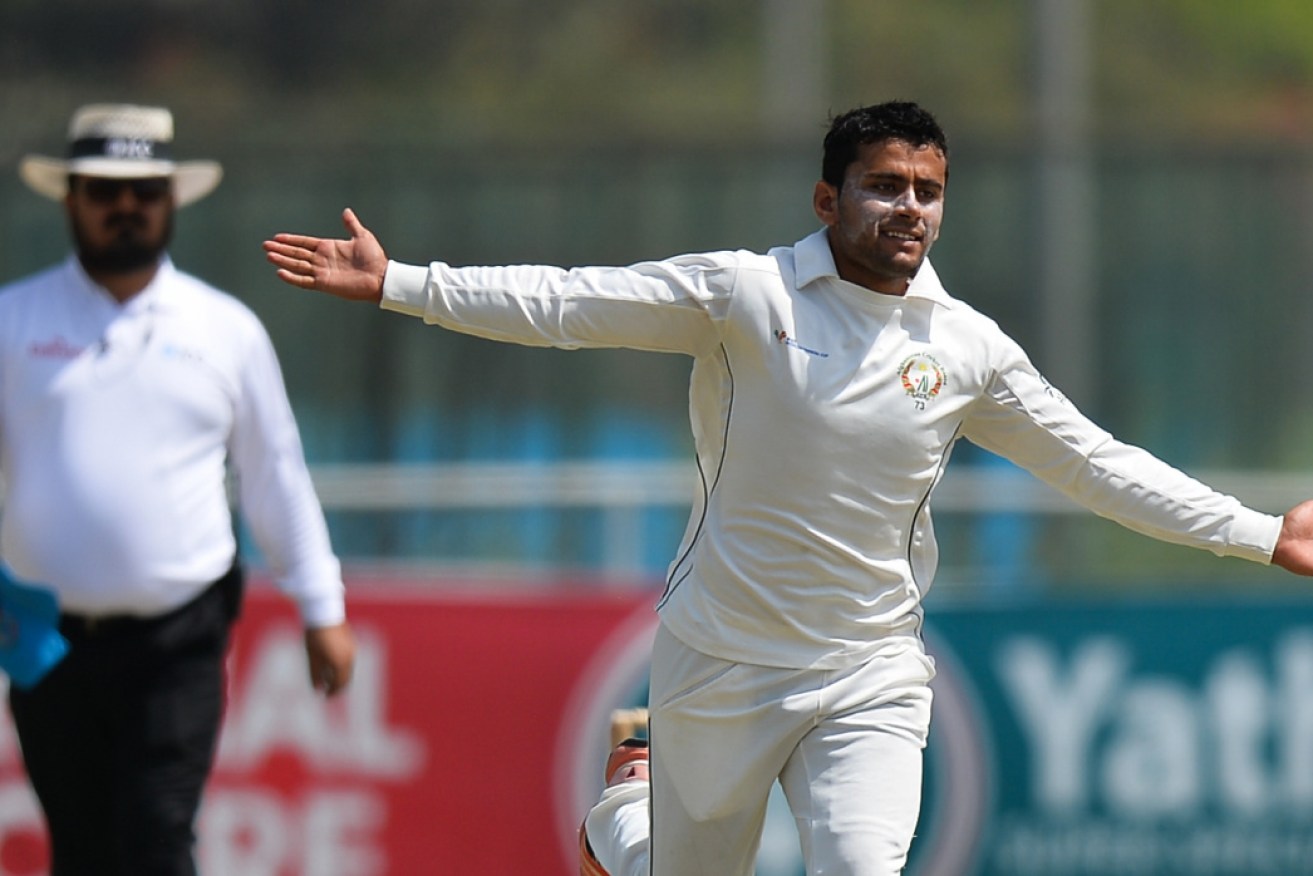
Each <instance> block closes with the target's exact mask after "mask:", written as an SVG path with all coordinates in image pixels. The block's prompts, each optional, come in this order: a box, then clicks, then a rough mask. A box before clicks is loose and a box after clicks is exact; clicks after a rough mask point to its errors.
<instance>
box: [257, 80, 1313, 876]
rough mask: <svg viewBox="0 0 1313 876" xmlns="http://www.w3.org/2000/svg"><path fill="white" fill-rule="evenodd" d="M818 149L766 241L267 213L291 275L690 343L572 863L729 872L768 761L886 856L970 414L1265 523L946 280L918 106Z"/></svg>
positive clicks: (1181, 523)
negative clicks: (504, 263) (1124, 423)
mask: <svg viewBox="0 0 1313 876" xmlns="http://www.w3.org/2000/svg"><path fill="white" fill-rule="evenodd" d="M824 170H825V172H824V173H823V180H822V181H821V182H820V183H818V185H817V189H816V196H815V202H814V206H815V210H816V213H817V215H818V217H819V218H820V219H821V220H822V222H823V223H824V225H825V228H823V229H822V230H820V231H818V232H816V233H814V234H812V235H810V236H808V237H806V238H804V239H803V240H801V241H799V242H798V243H796V244H795V245H793V246H788V247H780V248H777V249H772V250H771V251H769V252H767V253H765V254H764V255H763V254H757V253H752V252H744V251H738V252H712V253H700V254H692V255H683V256H679V257H676V258H670V259H664V260H661V261H652V262H644V263H640V264H635V265H630V266H628V267H618V268H603V267H587V268H578V269H574V270H563V269H560V268H555V267H541V266H518V267H469V268H460V267H452V266H450V265H447V264H444V263H442V262H434V263H432V264H429V265H427V266H410V265H405V264H399V263H395V262H388V261H387V260H386V257H385V256H384V255H383V252H382V248H381V247H380V246H379V245H378V243H377V241H376V240H375V239H374V238H373V236H372V235H371V234H370V233H369V232H368V231H367V230H366V229H364V227H363V226H361V225H360V224H359V222H358V220H357V219H356V218H355V216H354V214H353V213H351V212H350V211H347V213H346V222H347V227H348V229H349V230H350V232H351V235H352V239H351V240H350V241H337V242H333V241H324V240H320V239H317V238H310V237H305V236H301V235H278V236H277V237H275V238H274V240H272V241H269V242H267V243H266V250H267V252H268V255H269V259H270V261H271V262H272V263H273V264H275V265H276V266H277V267H278V268H279V269H280V270H279V276H280V277H282V278H283V279H284V280H286V281H287V282H290V283H292V284H294V285H298V286H302V287H305V288H312V289H317V290H321V291H327V292H330V293H334V294H338V295H342V296H344V297H353V298H360V299H365V300H370V299H376V300H380V301H381V305H382V306H383V307H384V308H387V309H390V310H395V311H398V312H401V313H404V314H409V315H412V316H418V317H421V318H422V319H424V320H425V321H426V322H430V323H435V324H438V325H441V326H444V327H447V328H451V329H454V330H457V331H461V332H467V333H471V334H475V335H478V336H480V337H484V338H491V339H494V340H503V341H512V342H515V343H520V344H533V345H550V346H554V347H562V348H578V347H626V348H633V349H638V350H653V351H661V352H670V353H683V354H685V355H688V356H690V357H692V358H693V363H694V364H693V371H692V377H691V386H690V393H689V399H690V400H689V412H690V419H691V424H692V429H693V434H694V438H695V443H696V451H697V467H698V472H699V474H700V479H701V483H700V489H699V491H698V494H697V496H696V501H695V504H694V507H693V510H692V514H691V516H690V519H689V524H688V528H687V530H686V532H685V534H684V538H683V541H682V543H681V545H680V547H679V550H678V553H677V555H676V557H675V559H674V561H673V562H672V563H671V565H670V568H669V577H668V581H667V585H666V588H665V592H664V594H663V595H662V597H661V599H660V602H659V612H660V625H659V631H658V634H657V640H656V645H655V650H654V654H653V658H652V669H651V689H650V699H649V708H650V710H651V725H650V738H651V744H652V748H651V764H650V767H651V769H650V774H651V782H650V788H649V786H648V782H645V781H641V780H638V781H626V782H620V783H617V784H615V785H614V786H613V787H609V788H608V789H607V790H606V791H605V792H604V794H603V798H602V801H601V803H600V804H599V805H598V806H597V807H596V808H595V809H594V810H593V811H592V812H591V813H590V814H589V816H588V819H587V821H586V830H587V838H588V840H589V845H590V846H591V851H592V853H593V855H595V860H587V858H588V855H587V854H586V855H585V858H586V860H585V862H584V864H583V868H582V872H584V873H589V874H591V873H598V872H607V873H611V874H615V876H621V874H623V876H637V874H646V873H648V872H649V869H650V872H651V873H654V874H660V876H747V874H751V873H752V872H753V864H754V858H755V855H756V850H757V846H758V843H759V840H760V836H761V830H762V824H763V817H764V813H765V807H766V800H767V796H768V794H769V791H770V788H771V786H772V784H773V783H774V782H775V781H776V780H778V781H780V783H781V784H782V786H783V789H784V791H785V795H786V797H787V799H788V802H789V806H790V808H791V810H792V812H793V815H794V818H795V820H796V822H797V825H798V829H799V832H800V835H801V841H802V843H801V844H802V850H803V855H804V858H805V860H806V866H807V872H808V873H815V874H820V873H824V874H862V876H888V874H894V873H898V872H900V871H901V869H902V867H903V865H904V862H905V860H906V856H907V852H908V848H909V846H910V844H911V840H912V834H913V831H914V829H915V825H916V820H917V815H918V810H919V806H920V794H921V770H922V749H923V747H924V745H925V742H926V736H927V732H928V727H929V721H930V700H931V695H930V690H929V687H928V682H929V681H930V679H931V677H932V676H933V674H934V668H933V665H932V662H931V660H930V659H929V658H928V657H927V655H926V654H925V651H924V648H923V646H922V641H921V637H920V631H921V622H922V608H921V604H922V599H923V597H924V596H925V593H926V591H927V589H928V588H929V587H930V584H931V581H932V579H933V577H934V573H935V567H936V564H937V559H938V557H937V549H936V545H935V537H934V532H933V528H932V525H931V515H930V507H929V500H930V496H931V493H932V491H933V489H934V487H935V484H936V483H937V482H938V481H939V479H940V477H941V475H942V474H943V472H944V468H945V465H946V464H947V462H948V457H949V453H950V451H951V449H952V447H953V444H954V442H956V441H957V440H958V439H959V438H963V437H965V438H968V439H969V440H971V441H973V442H975V443H977V444H979V445H980V446H982V447H984V448H986V449H988V450H991V451H994V452H996V453H998V454H1001V455H1003V456H1005V457H1007V458H1009V459H1011V460H1013V461H1014V462H1016V463H1018V464H1019V465H1021V466H1024V467H1025V468H1027V469H1028V470H1030V471H1031V472H1033V473H1035V474H1036V475H1038V476H1039V477H1040V478H1042V479H1043V480H1044V481H1046V482H1047V483H1049V484H1052V485H1053V486H1055V487H1056V488H1058V489H1059V490H1061V491H1062V492H1063V493H1065V494H1066V495H1068V496H1070V497H1071V498H1073V499H1075V500H1076V501H1078V502H1080V503H1081V504H1083V505H1084V506H1086V507H1088V508H1091V509H1092V510H1094V511H1096V512H1097V513H1099V514H1102V515H1104V516H1106V517H1109V518H1111V519H1113V520H1116V521H1118V522H1120V523H1123V524H1125V525H1127V526H1129V527H1132V528H1134V529H1137V530H1139V531H1141V532H1144V533H1146V534H1148V535H1151V536H1153V537H1155V538H1160V539H1165V540H1169V541H1174V542H1179V543H1181V544H1187V545H1193V546H1196V547H1201V548H1205V549H1208V550H1211V551H1213V552H1215V553H1218V554H1225V555H1233V556H1239V557H1244V558H1247V559H1250V560H1254V561H1257V562H1261V563H1267V562H1269V561H1271V559H1272V555H1273V550H1274V547H1275V546H1276V544H1277V541H1278V535H1279V533H1281V532H1282V525H1283V521H1282V518H1279V517H1274V516H1271V515H1268V514H1262V513H1259V512H1257V511H1252V510H1249V509H1247V508H1245V507H1244V506H1242V505H1241V504H1240V502H1238V501H1237V500H1236V499H1234V498H1231V497H1228V496H1224V495H1221V494H1219V493H1217V492H1215V491H1213V490H1211V489H1209V488H1208V487H1206V486H1205V485H1203V484H1201V483H1199V482H1197V481H1195V480H1192V479H1191V478H1189V477H1187V476H1186V475H1184V474H1182V473H1180V472H1179V471H1177V470H1175V469H1173V468H1171V467H1169V466H1168V465H1166V464H1164V463H1162V462H1160V461H1158V460H1157V459H1155V458H1154V457H1153V456H1151V455H1150V454H1148V453H1147V452H1145V451H1143V450H1140V449H1138V448H1135V447H1132V446H1129V445H1127V444H1123V443H1121V442H1119V441H1117V440H1116V439H1114V438H1113V437H1112V436H1111V435H1109V434H1108V433H1107V432H1105V431H1103V430H1102V429H1100V428H1099V427H1098V426H1096V425H1095V424H1093V423H1092V422H1090V421H1089V420H1088V419H1086V418H1085V417H1084V416H1082V415H1081V414H1080V413H1079V412H1078V411H1077V410H1076V409H1075V408H1074V407H1073V406H1072V405H1071V404H1070V403H1069V402H1068V401H1067V400H1066V399H1065V398H1064V397H1063V396H1062V395H1061V394H1060V393H1059V392H1057V391H1056V390H1055V389H1053V388H1052V387H1051V386H1050V385H1049V384H1048V383H1047V382H1046V381H1045V380H1044V378H1043V377H1042V376H1041V375H1040V374H1039V373H1038V372H1037V371H1036V369H1035V368H1034V367H1033V366H1032V365H1031V363H1030V361H1029V360H1028V359H1027V357H1026V355H1025V353H1024V352H1023V351H1022V350H1021V349H1020V348H1019V347H1018V345H1017V344H1016V343H1014V342H1013V341H1012V340H1011V339H1009V338H1008V337H1007V335H1005V334H1004V333H1003V332H1002V331H1001V330H1000V329H999V327H998V326H997V325H996V324H995V323H994V322H993V321H992V320H990V319H988V318H987V317H985V316H983V315H981V314H980V313H978V312H977V311H975V310H974V309H972V308H971V307H969V306H968V305H966V304H964V303H962V302H961V301H959V300H957V299H955V298H953V297H952V296H950V295H949V294H948V293H947V292H946V291H945V290H944V287H943V286H942V285H941V283H940V281H939V278H938V277H937V276H936V274H935V271H934V269H933V268H932V267H931V266H930V264H929V262H927V261H925V260H924V258H925V254H926V251H927V250H928V249H929V248H930V244H931V243H932V242H933V241H934V239H935V237H936V236H937V233H938V227H939V220H940V218H941V216H942V209H943V193H944V189H945V185H946V182H947V147H946V144H945V142H944V138H943V135H942V132H941V131H940V130H939V128H938V126H937V124H936V123H935V122H934V120H933V118H931V117H930V116H929V114H928V113H925V112H924V110H921V109H920V108H919V107H917V106H915V105H914V104H906V103H901V102H897V103H890V104H882V105H877V106H874V107H867V108H864V109H861V110H855V111H853V112H851V113H848V114H845V115H844V116H841V117H839V118H838V119H836V120H835V122H834V124H833V127H832V128H831V134H830V136H828V137H827V138H826V167H825V168H824ZM1293 540H1294V539H1293V537H1292V542H1293ZM1291 565H1292V566H1299V568H1300V569H1301V570H1302V571H1305V572H1307V571H1308V568H1309V567H1308V566H1307V564H1306V561H1304V560H1301V561H1298V562H1292V563H1291ZM649 806H650V811H649ZM649 843H650V845H649Z"/></svg>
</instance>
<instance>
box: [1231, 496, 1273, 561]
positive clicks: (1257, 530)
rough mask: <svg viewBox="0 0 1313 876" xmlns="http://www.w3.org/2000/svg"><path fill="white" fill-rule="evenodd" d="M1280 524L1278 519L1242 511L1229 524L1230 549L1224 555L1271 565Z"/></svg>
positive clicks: (1246, 510)
mask: <svg viewBox="0 0 1313 876" xmlns="http://www.w3.org/2000/svg"><path fill="white" fill-rule="evenodd" d="M1281 522H1282V518H1280V517H1273V516H1272V515H1271V514H1263V513H1261V512H1258V511H1252V510H1250V509H1248V508H1245V509H1243V510H1242V511H1240V513H1238V514H1236V517H1235V520H1234V521H1233V522H1232V523H1231V531H1230V533H1229V536H1230V539H1229V540H1230V543H1231V548H1230V549H1229V550H1227V551H1226V553H1227V554H1230V555H1231V556H1234V557H1240V558H1242V559H1246V560H1253V561H1254V562H1258V563H1264V564H1269V563H1271V562H1272V551H1274V550H1275V549H1276V546H1277V536H1278V535H1280V534H1281Z"/></svg>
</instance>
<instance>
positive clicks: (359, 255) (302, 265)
mask: <svg viewBox="0 0 1313 876" xmlns="http://www.w3.org/2000/svg"><path fill="white" fill-rule="evenodd" d="M342 224H343V225H345V226H346V230H347V233H348V234H350V235H351V236H350V239H348V240H328V239H325V238H322V237H310V236H309V235H305V234H276V235H274V238H273V239H272V240H266V241H265V242H264V251H265V258H267V259H268V260H269V262H270V263H271V264H272V265H274V266H275V267H276V268H278V279H280V280H282V281H283V282H285V283H290V284H291V285H293V286H298V287H300V288H302V289H313V290H315V291H316V292H327V293H328V294H330V295H336V296H338V297H339V298H347V299H350V300H352V301H374V302H377V301H379V300H381V299H382V297H383V275H384V274H385V273H387V267H388V257H387V253H385V252H384V251H383V247H382V245H380V244H379V242H378V238H376V237H375V236H374V234H373V232H371V231H370V230H369V229H368V228H366V227H365V226H364V225H362V224H361V222H360V220H359V219H358V218H356V214H355V211H353V210H352V209H351V208H350V207H348V208H347V209H346V210H344V211H342Z"/></svg>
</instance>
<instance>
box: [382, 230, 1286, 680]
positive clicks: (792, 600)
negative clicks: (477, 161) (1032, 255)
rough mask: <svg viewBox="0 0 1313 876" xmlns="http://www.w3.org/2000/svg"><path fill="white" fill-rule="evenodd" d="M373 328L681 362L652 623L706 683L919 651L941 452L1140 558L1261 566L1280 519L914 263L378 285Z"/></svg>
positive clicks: (752, 265) (759, 260)
mask: <svg viewBox="0 0 1313 876" xmlns="http://www.w3.org/2000/svg"><path fill="white" fill-rule="evenodd" d="M382 306H383V307H385V308H388V309H392V310H397V311H401V312H403V313H408V314H412V315H417V316H422V317H423V318H424V319H425V321H427V322H432V323H437V324H440V325H443V326H446V327H448V328H453V329H457V330H459V331H463V332H468V333H471V334H475V335H479V336H481V337H486V338H493V339H498V340H507V341H516V342H519V343H523V344H537V345H551V346H557V347H566V348H571V347H630V348H634V349H639V350H657V351H666V352H678V353H686V354H688V355H690V356H692V357H693V359H694V365H693V373H692V381H691V387H690V392H689V408H690V415H691V420H692V427H693V434H694V438H695V442H696V449H697V464H698V471H699V474H700V476H701V484H700V489H699V491H698V495H697V496H696V498H695V504H694V507H693V513H692V516H691V517H690V519H689V525H688V529H687V531H686V532H685V535H684V539H683V542H682V544H681V545H680V547H679V552H678V554H677V555H676V559H675V560H674V562H673V563H672V564H671V566H670V570H669V578H668V582H667V587H666V592H665V594H664V595H663V597H662V599H661V603H660V611H661V618H662V623H663V624H665V625H666V627H667V628H668V629H669V630H670V631H671V632H672V633H673V634H674V635H675V636H677V637H678V638H679V639H681V640H682V641H684V643H685V644H687V645H690V646H691V647H693V648H696V649H697V650H699V651H702V652H704V653H706V654H710V655H712V656H715V657H720V658H723V659H727V660H733V661H739V662H745V663H754V664H760V665H767V666H786V667H797V668H806V667H812V668H838V667H844V666H849V665H852V664H855V663H858V662H861V661H864V660H865V659H867V658H868V657H870V656H871V655H872V654H873V653H875V652H876V651H877V650H879V649H882V648H888V647H890V646H897V645H898V644H899V643H905V644H912V645H914V646H915V647H919V634H920V626H921V615H922V609H921V601H922V598H923V597H924V595H925V592H926V590H927V589H928V588H929V587H930V583H931V579H932V578H933V575H934V572H935V567H936V564H937V560H938V550H937V547H936V544H935V538H934V532H933V529H932V527H931V519H930V508H929V499H930V494H931V491H932V490H933V488H934V486H935V484H936V483H937V482H938V481H939V479H940V477H941V475H942V474H943V472H944V466H945V464H946V463H947V461H948V456H949V452H950V449H951V448H952V446H953V443H954V441H956V440H957V439H958V438H959V437H963V436H964V437H966V438H968V439H970V440H971V441H973V442H974V443H976V444H979V445H980V446H982V447H984V448H986V449H988V450H991V451H993V452H995V453H998V454H1000V455H1002V456H1005V457H1007V458H1009V459H1011V460H1013V461H1014V462H1016V463H1017V464H1019V465H1021V466H1023V467H1024V468H1026V469H1029V470H1030V471H1031V472H1033V473H1034V474H1036V475H1037V476H1039V477H1040V478H1042V479H1043V480H1045V481H1046V482H1048V483H1049V484H1051V485H1053V486H1054V487H1056V488H1057V489H1059V490H1061V491H1062V492H1063V493H1065V494H1066V495H1068V496H1070V497H1071V498H1073V499H1075V500H1076V501H1078V502H1080V503H1081V504H1082V505H1085V506H1086V507H1088V508H1090V509H1092V510H1093V511H1095V512H1097V513H1099V514H1101V515H1104V516H1106V517H1110V518H1112V519H1114V520H1117V521H1118V522H1120V523H1123V524H1125V525H1126V526H1129V527H1131V528H1134V529H1136V530H1139V531H1141V532H1144V533H1147V534H1149V535H1152V536H1154V537H1156V538H1160V539H1165V540H1168V541H1174V542H1179V543H1182V544H1188V545H1194V546H1197V547H1202V548H1206V549H1208V550H1211V551H1213V552H1215V553H1218V554H1229V555H1234V556H1240V557H1244V558H1247V559H1250V560H1255V561H1258V562H1269V561H1270V558H1271V552H1272V549H1273V547H1274V545H1275V543H1276V537H1277V533H1278V530H1279V528H1280V518H1277V517H1273V516H1270V515H1267V514H1260V513H1258V512H1256V511H1251V510H1249V509H1247V508H1245V507H1243V506H1242V505H1241V504H1240V503H1239V502H1238V501H1237V500H1235V499H1233V498H1231V497H1229V496H1224V495H1221V494H1219V493H1216V492H1214V491H1213V490H1211V489H1209V488H1208V487H1206V486H1204V485H1203V484H1200V483H1199V482H1197V481H1195V480H1192V479H1190V478H1189V477H1187V476H1185V475H1184V474H1182V473H1180V472H1179V471H1177V470H1175V469H1173V468H1171V467H1169V466H1167V465H1166V464H1164V463H1162V462H1160V461H1158V460H1157V459H1155V458H1154V457H1153V456H1151V455H1150V454H1148V453H1147V452H1145V451H1143V450H1140V449H1138V448H1135V447H1132V446H1129V445H1126V444H1123V443H1120V442H1118V441H1116V440H1115V439H1113V438H1112V436H1110V435H1109V434H1108V433H1107V432H1105V431H1103V430H1102V429H1100V428H1099V427H1098V426H1096V425H1095V424H1093V423H1092V422H1090V421H1089V420H1088V419H1086V418H1085V417H1084V416H1082V415H1081V414H1080V413H1079V412H1078V411H1077V410H1076V409H1075V407H1073V406H1072V405H1071V404H1070V403H1069V402H1068V401H1067V400H1066V399H1065V398H1064V397H1063V396H1062V395H1061V394H1060V393H1058V392H1057V391H1055V390H1054V389H1053V388H1052V387H1050V386H1049V385H1048V383H1046V382H1045V380H1044V378H1043V377H1041V376H1040V374H1039V373H1038V372H1037V371H1036V370H1035V368H1034V367H1033V366H1032V365H1031V363H1030V362H1029V360H1028V359H1027V357H1026V355H1025V354H1024V352H1023V351H1022V350H1021V348H1020V347H1019V346H1018V345H1017V344H1016V343H1015V342H1013V341H1012V340H1011V339H1010V338H1009V337H1007V336H1006V335H1005V334H1004V333H1003V332H1002V330H1000V329H999V327H998V326H997V325H996V324H995V323H994V322H993V321H992V320H990V319H988V318H987V317H985V316H983V315H982V314H980V313H978V312H977V311H975V310H974V309H972V308H971V307H969V306H968V305H966V304H964V303H963V302H961V301H958V300H957V299H954V298H952V297H951V296H949V295H948V293H947V292H945V291H944V289H943V287H942V286H941V285H940V282H939V279H938V277H937V276H936V275H935V272H934V270H933V268H931V266H930V265H929V263H928V262H927V263H926V264H925V265H924V266H923V267H922V268H921V270H920V272H919V273H918V274H917V276H916V277H915V279H914V280H913V282H912V284H911V287H910V289H909V290H908V292H907V294H906V295H904V296H892V295H882V294H879V293H876V292H872V291H870V290H868V289H865V288H861V287H858V286H855V285H853V284H850V283H847V282H845V281H844V280H841V279H839V276H838V273H837V271H836V269H835V265H834V259H833V256H832V255H831V252H830V248H829V244H828V242H827V240H826V237H825V232H824V231H823V230H822V231H818V232H817V233H815V234H813V235H811V236H810V237H807V238H806V239H804V240H802V241H800V242H798V243H797V244H796V245H795V246H792V247H780V248H777V249H773V250H771V251H770V252H769V253H767V254H765V255H761V254H756V253H751V252H743V251H739V252H716V253H702V254H693V255H684V256H679V257H676V258H672V259H668V260H664V261H654V262H644V263H640V264H636V265H632V266H629V267H624V268H598V267H590V268H578V269H575V270H562V269H559V268H551V267H537V266H512V267H498V268H488V267H479V268H454V267H451V266H449V265H446V264H444V263H441V262H435V263H433V264H431V265H429V266H428V267H427V268H424V267H415V266H409V265H403V264H398V263H392V264H391V265H389V268H388V273H387V276H386V278H385V282H384V289H383V302H382Z"/></svg>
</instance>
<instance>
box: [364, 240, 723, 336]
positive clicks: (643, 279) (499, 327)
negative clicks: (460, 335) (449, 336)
mask: <svg viewBox="0 0 1313 876" xmlns="http://www.w3.org/2000/svg"><path fill="white" fill-rule="evenodd" d="M741 257H742V256H741V255H739V254H734V253H707V254H700V255H689V256H681V257H679V258H675V259H669V260H665V261H655V262H642V263H639V264H635V265H631V266H629V267H591V268H575V269H572V270H567V269H563V268H555V267H546V266H532V265H519V266H511V267H477V268H456V267H452V266H450V265H447V264H444V263H442V262H434V263H432V264H430V265H429V266H428V267H419V266H414V265H404V264H399V263H396V262H393V263H391V264H390V265H389V268H388V273H387V277H386V278H385V281H384V286H383V301H382V303H381V306H382V307H383V308H385V309H388V310H395V311H398V312H400V313H405V314H408V315H411V316H419V317H422V318H423V319H424V321H425V322H428V323H432V324H437V325H441V326H443V327H445V328H450V329H455V330H457V331H461V332H465V333H468V334H474V335H477V336H479V337H483V338H488V339H491V340H498V341H511V342H514V343H518V344H526V345H531V346H554V347H561V348H566V349H574V348H580V347H625V348H629V349H635V350H648V351H656V352H669V353H686V354H689V355H693V356H697V355H700V354H701V353H703V352H705V351H707V350H708V349H710V348H712V347H714V346H715V345H716V343H718V340H719V335H718V331H719V330H718V327H717V326H718V322H719V319H720V318H721V317H722V316H723V313H724V310H725V309H726V308H727V307H728V301H729V299H730V296H731V295H732V292H733V288H734V285H735V283H736V282H737V280H738V275H739V272H740V271H741V270H743V265H742V264H741V263H740V259H741Z"/></svg>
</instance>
